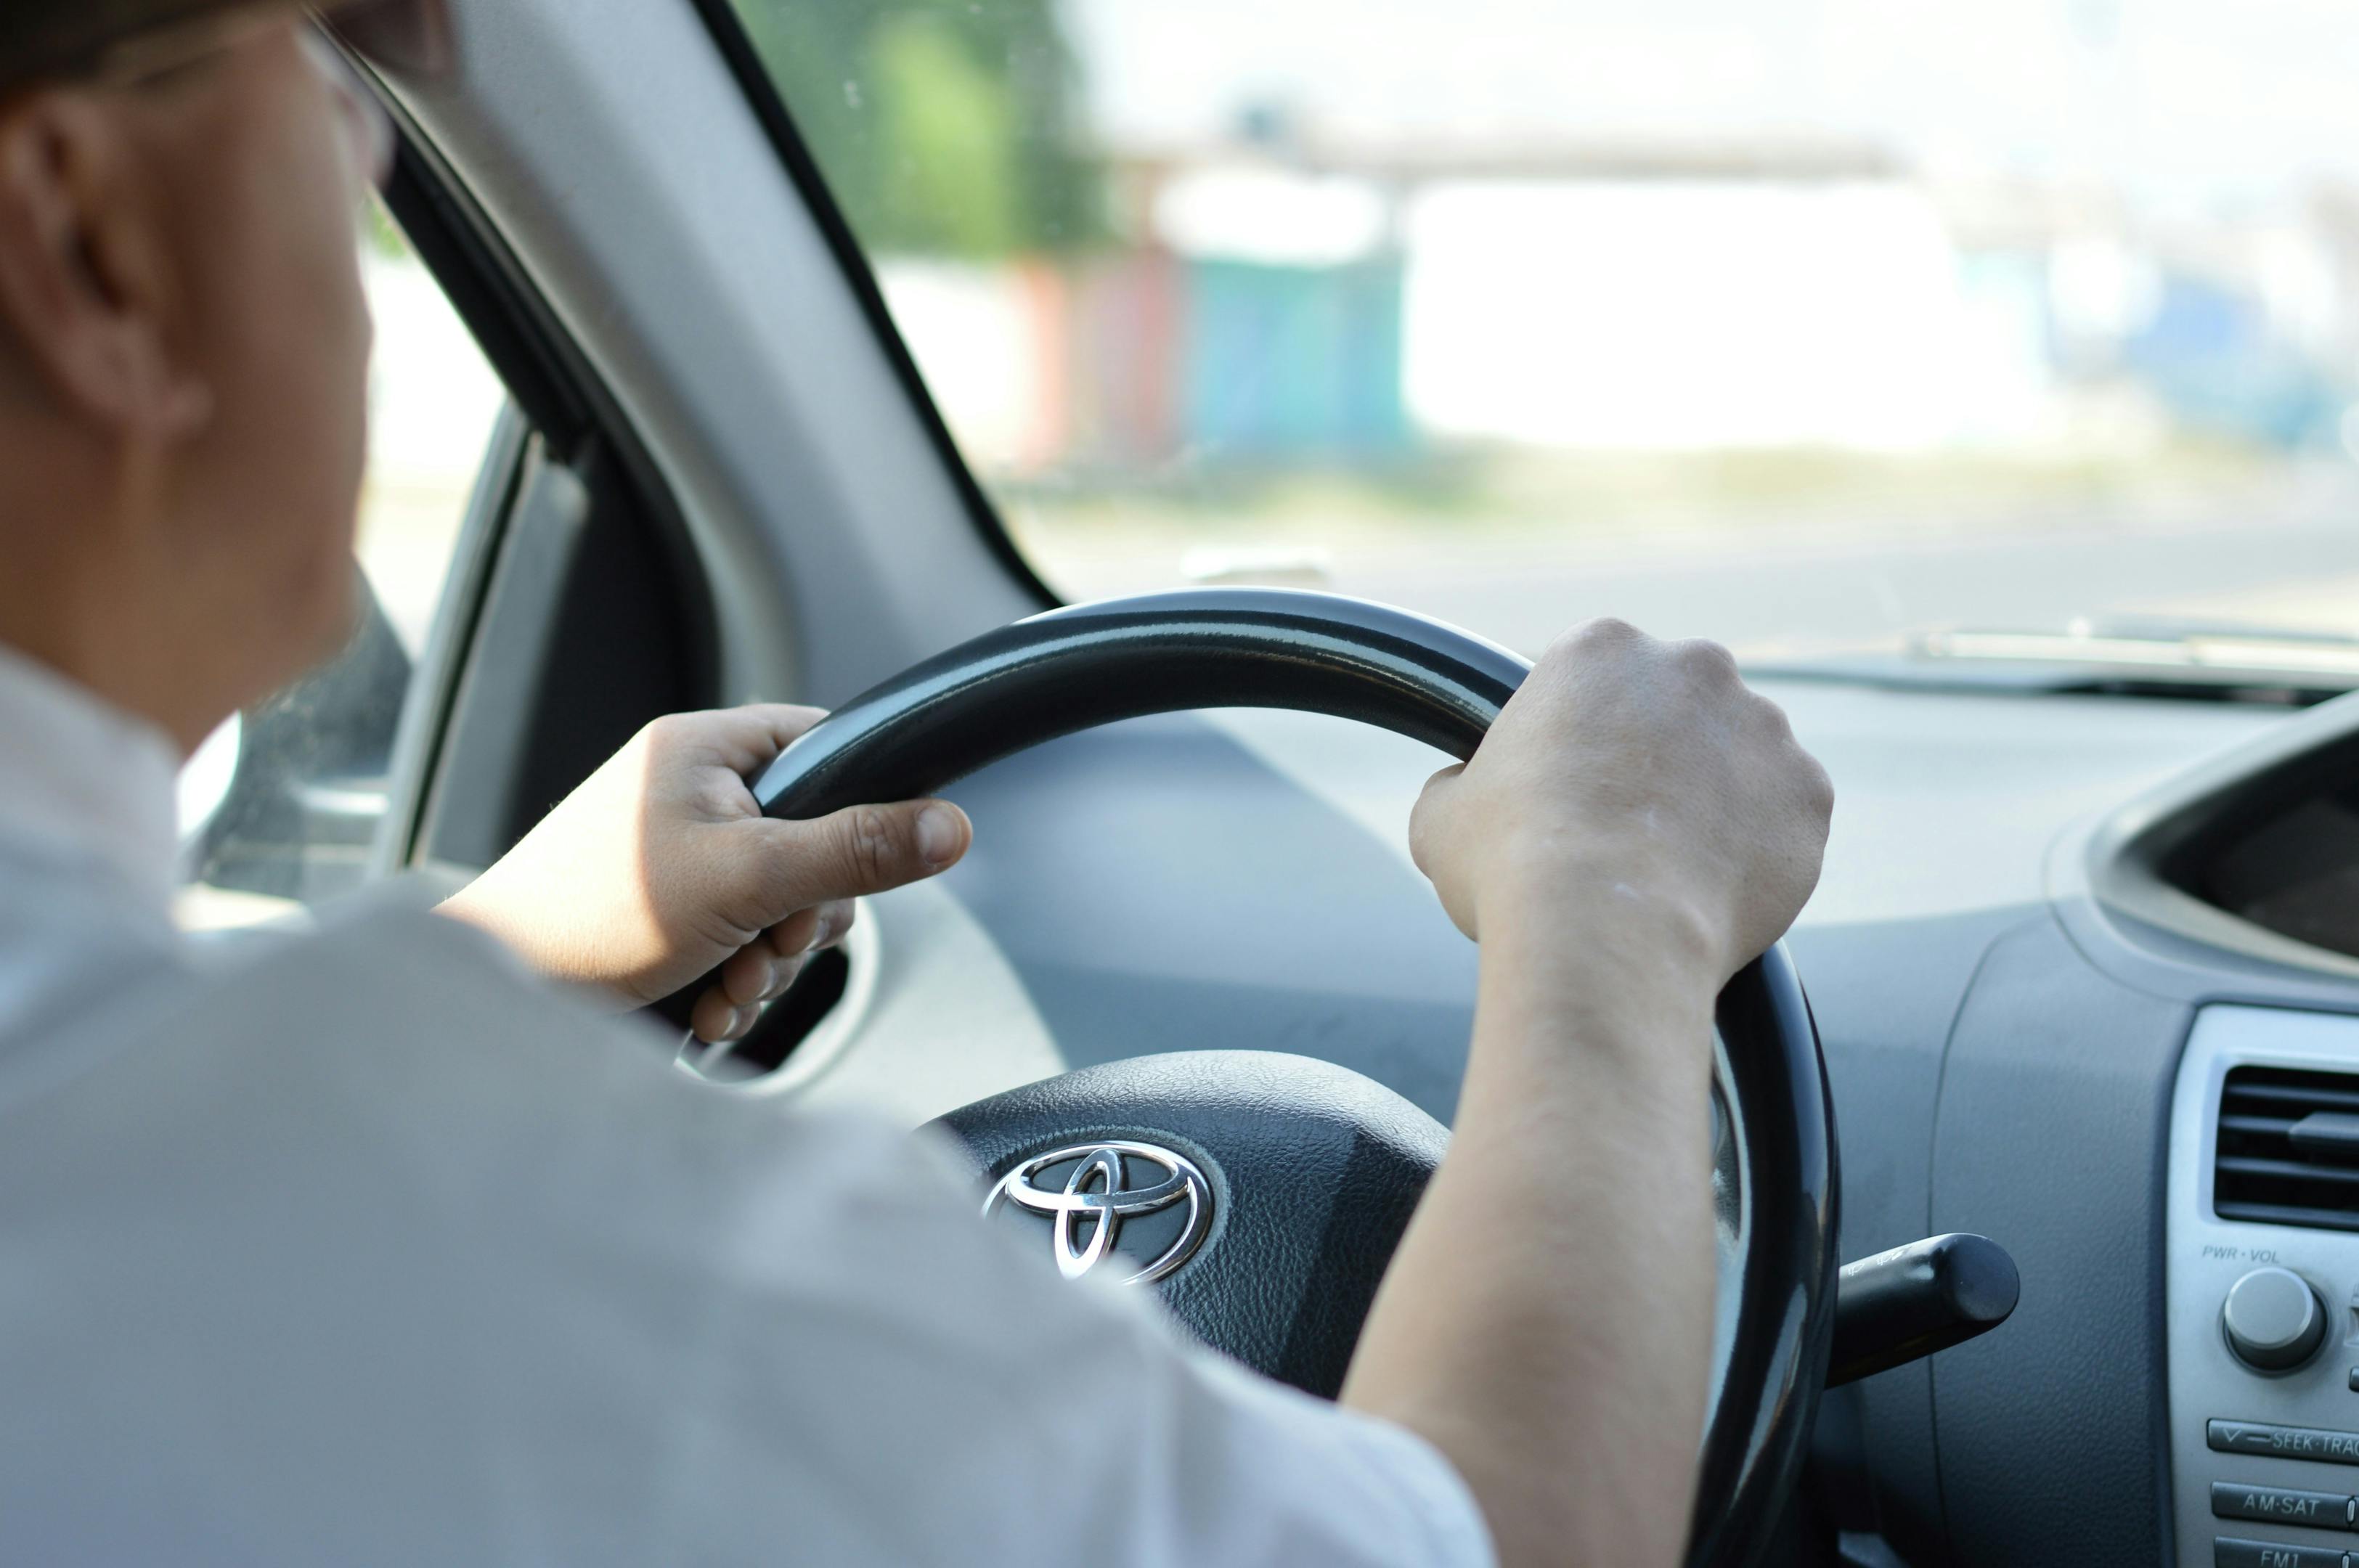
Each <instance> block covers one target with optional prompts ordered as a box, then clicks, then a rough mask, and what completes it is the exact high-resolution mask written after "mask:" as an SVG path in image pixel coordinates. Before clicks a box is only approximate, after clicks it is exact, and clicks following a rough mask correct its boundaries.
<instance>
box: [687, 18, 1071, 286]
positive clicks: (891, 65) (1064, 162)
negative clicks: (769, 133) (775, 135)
mask: <svg viewBox="0 0 2359 1568" xmlns="http://www.w3.org/2000/svg"><path fill="white" fill-rule="evenodd" d="M734 3H735V5H736V6H737V9H738V12H739V14H740V15H741V16H743V17H744V18H745V26H746V29H747V31H748V32H749V33H750V34H751V35H752V37H753V38H754V41H755V44H756V48H758V49H760V50H761V53H762V58H763V60H764V62H765V63H766V65H767V66H768V68H769V70H770V71H771V74H772V77H773V79H774V80H775V81H777V84H778V90H779V92H781V94H782V95H783V96H784V97H785V99H786V103H787V108H788V112H789V113H790V114H792V115H793V116H794V120H795V124H796V126H797V128H798V129H799V131H800V132H801V133H802V135H803V139H804V141H805V142H806V143H807V144H808V145H809V146H810V150H811V156H812V157H815V158H816V159H818V161H819V166H820V168H821V172H822V173H824V174H825V175H826V177H827V181H828V185H829V188H830V189H832V191H833V192H834V195H835V199H836V200H837V202H838V203H839V204H841V205H842V207H843V211H844V215H845V217H846V218H847V219H848V220H849V221H850V222H851V224H852V227H853V232H854V233H856V234H858V235H859V236H860V240H861V243H863V244H864V245H866V246H867V247H868V248H869V249H870V250H872V251H879V252H888V253H894V254H921V255H953V256H964V257H976V258H988V257H994V256H1003V255H1007V254H1015V253H1019V252H1027V251H1063V250H1071V249H1075V248H1078V247H1081V246H1084V245H1087V244H1089V243H1092V242H1093V241H1094V240H1095V239H1097V238H1098V237H1099V236H1100V234H1101V233H1102V232H1103V228H1104V214H1103V195H1102V191H1101V185H1100V174H1099V170H1098V168H1097V167H1096V164H1095V161H1094V160H1093V158H1092V157H1089V156H1088V155H1087V154H1086V153H1085V152H1083V151H1082V149H1081V148H1080V147H1079V146H1077V137H1076V135H1075V126H1074V123H1073V122H1074V112H1075V109H1076V106H1077V104H1078V101H1079V98H1080V93H1081V77H1080V70H1079V66H1078V64H1077V62H1076V60H1075V59H1074V55H1073V51H1072V49H1071V45H1070V44H1069V43H1068V42H1067V40H1066V38H1065V35H1064V31H1063V28H1062V26H1061V24H1060V19H1059V16H1058V14H1057V7H1056V4H1055V0H734Z"/></svg>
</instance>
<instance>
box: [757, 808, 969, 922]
mask: <svg viewBox="0 0 2359 1568" xmlns="http://www.w3.org/2000/svg"><path fill="white" fill-rule="evenodd" d="M761 827H762V828H763V829H764V830H765V831H766V833H768V834H769V836H770V839H771V849H770V853H769V854H768V855H766V856H765V857H764V859H765V860H766V861H767V863H768V864H769V865H771V866H772V867H774V868H775V869H776V870H775V874H776V875H777V879H778V881H777V884H776V885H775V887H774V889H773V894H774V898H773V903H774V905H775V907H776V908H777V909H778V910H779V911H780V918H784V917H785V915H786V914H791V913H792V912H794V911H796V910H800V909H809V908H810V907H811V906H812V905H813V904H819V903H832V902H833V901H835V900H837V899H847V898H859V897H863V896H864V895H865V894H868V893H877V892H889V891H890V890H892V889H894V888H897V887H904V886H907V885H908V883H910V882H917V881H925V880H926V879H927V878H928V877H930V876H934V875H937V874H938V873H940V872H942V871H948V870H950V868H951V867H952V866H954V865H956V864H958V862H959V859H960V857H962V856H963V855H964V854H965V853H966V851H967V846H968V845H970V844H972V843H973V842H974V825H973V823H971V822H969V821H968V820H967V816H966V813H965V812H963V811H961V810H960V809H959V808H958V807H957V806H952V805H951V803H950V802H948V801H946V800H910V801H903V802H901V803H900V804H899V805H897V806H849V807H846V808H845V809H844V810H842V811H839V812H837V813H836V814H835V815H834V816H821V817H814V818H812V819H811V820H810V821H808V822H780V821H777V820H776V819H774V818H768V817H766V818H764V819H763V820H762V823H761Z"/></svg>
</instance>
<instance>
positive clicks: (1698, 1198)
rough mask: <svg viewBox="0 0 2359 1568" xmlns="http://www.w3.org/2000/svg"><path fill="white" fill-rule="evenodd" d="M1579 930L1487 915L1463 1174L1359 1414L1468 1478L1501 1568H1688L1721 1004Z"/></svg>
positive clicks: (1636, 923) (1350, 1397) (1398, 1290)
mask: <svg viewBox="0 0 2359 1568" xmlns="http://www.w3.org/2000/svg"><path fill="white" fill-rule="evenodd" d="M1560 913H1561V912H1560V911H1555V910H1545V909H1543V908H1542V907H1541V906H1540V901H1538V900H1534V901H1531V902H1530V903H1524V904H1521V905H1519V906H1518V907H1517V908H1516V909H1514V910H1513V911H1511V912H1501V913H1500V914H1497V915H1496V916H1495V915H1494V913H1493V912H1491V911H1487V910H1486V912H1485V914H1484V958H1483V981H1482V991H1481V1000H1480V1003H1479V1007H1478V1010H1477V1014H1476V1023H1475V1033H1474V1042H1473V1051H1472V1054H1471V1056H1470V1059H1469V1062H1468V1067H1467V1075H1466V1080H1465V1087H1464V1088H1463V1090H1462V1095H1461V1098H1460V1102H1459V1114H1458V1119H1457V1129H1456V1132H1455V1134H1454V1136H1453V1139H1452V1142H1451V1152H1450V1156H1449V1158H1448V1159H1447V1160H1446V1161H1445V1162H1443V1165H1442V1169H1441V1170H1440V1173H1438V1174H1437V1175H1436V1177H1435V1179H1434V1182H1433V1184H1432V1186H1431V1188H1430V1190H1429V1192H1428V1194H1427V1195H1426V1198H1425V1201H1424V1203H1423V1204H1422V1206H1420V1207H1419V1212H1418V1216H1417V1218H1416V1220H1415V1222H1414V1223H1413V1224H1412V1225H1411V1227H1410V1228H1409V1231H1408V1236H1407V1237H1406V1238H1404V1239H1403V1241H1402V1244H1401V1248H1400V1250H1399V1252H1398V1254H1397V1257H1396V1259H1395V1260H1394V1264H1393V1267H1392V1269H1391V1271H1390V1272H1389V1273H1388V1274H1387V1276H1386V1281H1385V1285H1384V1288H1383V1291H1382V1292H1380V1294H1379V1295H1378V1298H1377V1301H1376V1304H1375V1309H1374V1311H1373V1312H1372V1314H1371V1315H1370V1317H1369V1320H1368V1325H1367V1328H1366V1331H1365V1333H1364V1335H1363V1336H1362V1339H1361V1344H1360V1348H1359V1352H1358V1354H1357V1356H1356V1357H1355V1359H1354V1361H1353V1367H1352V1372H1351V1377H1350V1379H1349V1381H1348V1383H1347V1385H1346V1387H1345V1389H1344V1391H1343V1399H1344V1402H1345V1403H1347V1404H1352V1405H1355V1406H1357V1407H1359V1408H1362V1409H1364V1410H1368V1411H1373V1412H1375V1413H1378V1414H1382V1415H1385V1416H1387V1417H1389V1418H1391V1419H1393V1420H1395V1421H1397V1422H1401V1423H1402V1424H1404V1425H1406V1426H1408V1427H1409V1428H1410V1429H1411V1430H1413V1431H1416V1432H1418V1433H1420V1434H1422V1435H1423V1436H1425V1437H1426V1438H1427V1439H1428V1440H1429V1441H1430V1442H1432V1443H1433V1444H1435V1445H1436V1446H1437V1447H1439V1448H1440V1449H1441V1450H1442V1452H1444V1453H1445V1454H1448V1455H1449V1456H1450V1458H1451V1461H1452V1462H1453V1463H1454V1464H1455V1465H1457V1467H1458V1469H1459V1471H1460V1473H1461V1474H1462V1476H1464V1477H1465V1479H1466V1482H1467V1484H1468V1486H1469V1487H1471V1488H1472V1489H1473V1492H1474V1494H1475V1496H1476V1498H1478V1500H1479V1501H1480V1502H1481V1504H1482V1506H1483V1509H1484V1514H1485V1516H1486V1518H1487V1519H1489V1521H1490V1524H1491V1528H1492V1531H1493V1534H1494V1536H1495V1538H1496V1541H1497V1543H1498V1548H1499V1554H1500V1560H1501V1562H1502V1563H1503V1564H1506V1568H1536V1565H1538V1564H1542V1563H1571V1564H1589V1563H1609V1562H1611V1563H1629V1564H1634V1565H1640V1568H1675V1565H1676V1564H1677V1563H1679V1562H1680V1554H1681V1552H1682V1549H1683V1546H1684V1542H1685V1539H1686V1533H1687V1526H1688V1520H1689V1516H1690V1507H1691V1502H1692V1498H1691V1494H1692V1491H1693V1486H1694V1469H1695V1457H1696V1449H1697V1444H1698V1442H1699V1440H1700V1437H1701V1430H1702V1418H1703V1407H1704V1398H1705V1368H1706V1363H1707V1360H1708V1357H1709V1355H1710V1349H1711V1337H1712V1300H1713V1273H1712V1269H1713V1261H1712V1242H1711V1234H1712V1232H1711V1224H1712V1219H1711V1216H1712V1197H1711V1150H1710V1111H1709V1101H1708V1096H1709V1092H1710V1065H1711V1063H1710V1054H1709V1044H1710V1033H1711V1027H1712V989H1713V988H1712V981H1711V979H1710V978H1709V975H1708V971H1707V969H1706V968H1705V967H1704V966H1703V965H1702V964H1701V963H1699V962H1697V961H1696V960H1694V959H1693V958H1691V957H1689V956H1688V954H1687V952H1686V951H1685V949H1684V948H1683V946H1682V945H1681V944H1680V942H1679V941H1677V940H1675V939H1669V938H1666V937H1665V936H1664V935H1663V934H1662V932H1661V931H1660V930H1659V929H1658V928H1657V927H1656V925H1654V924H1653V923H1650V922H1648V921H1647V920H1646V919H1644V918H1635V919H1629V920H1608V921H1603V922H1594V921H1593V922H1587V923H1583V922H1578V921H1576V922H1570V923H1568V922H1566V921H1564V920H1562V919H1560V918H1551V916H1554V915H1560ZM1584 925H1586V926H1588V927H1589V928H1586V929H1585V928H1584Z"/></svg>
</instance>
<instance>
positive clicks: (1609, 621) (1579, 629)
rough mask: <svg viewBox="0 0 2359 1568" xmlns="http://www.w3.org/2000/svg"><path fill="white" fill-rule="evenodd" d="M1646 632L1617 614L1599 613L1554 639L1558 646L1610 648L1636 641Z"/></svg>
mask: <svg viewBox="0 0 2359 1568" xmlns="http://www.w3.org/2000/svg"><path fill="white" fill-rule="evenodd" d="M1646 635H1647V634H1646V633H1644V632H1641V631H1639V630H1638V629H1637V628H1636V626H1633V625H1631V624H1630V622H1627V621H1625V620H1623V619H1622V618H1621V617H1620V616H1618V615H1600V616H1596V617H1594V618H1593V619H1591V620H1588V621H1584V622H1581V624H1579V625H1578V626H1575V627H1573V628H1572V630H1571V631H1569V632H1567V633H1565V634H1564V635H1563V636H1561V637H1560V638H1558V639H1557V641H1556V646H1558V647H1560V648H1569V649H1577V648H1610V647H1617V646H1620V645H1622V644H1624V643H1635V642H1638V641H1640V640H1642V639H1644V638H1645V636H1646Z"/></svg>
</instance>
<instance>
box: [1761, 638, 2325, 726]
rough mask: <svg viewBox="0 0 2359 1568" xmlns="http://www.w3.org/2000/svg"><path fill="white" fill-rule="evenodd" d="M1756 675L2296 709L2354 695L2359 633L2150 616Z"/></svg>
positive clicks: (1793, 665)
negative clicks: (2355, 635)
mask: <svg viewBox="0 0 2359 1568" xmlns="http://www.w3.org/2000/svg"><path fill="white" fill-rule="evenodd" d="M1747 667H1748V669H1750V670H1751V671H1752V672H1753V673H1755V674H1758V675H1764V676H1786V677H1791V678H1800V679H1812V680H1842V681H1853V682H1858V683H1861V684H1864V685H1871V686H1888V687H1909V688H1914V689H1926V688H1940V689H1949V690H1973V691H2023V692H2057V693H2086V694H2102V695H2107V696H2119V697H2174V698H2179V699H2181V700H2185V699H2190V698H2192V699H2199V700H2206V699H2208V700H2212V701H2223V702H2251V703H2266V704H2269V705H2272V706H2277V707H2289V708H2301V707H2308V706H2309V705H2310V704H2312V703H2317V702H2323V701H2325V700H2327V699H2328V698H2330V697H2341V696H2342V695H2343V694H2344V693H2345V692H2349V691H2354V690H2359V640H2354V639H2353V638H2349V637H2343V636H2338V635H2335V634H2332V633H2309V632H2287V631H2281V630H2278V629H2277V628H2274V627H2259V626H2246V625H2238V624H2234V623H2229V624H2222V623H2217V622H2172V621H2158V620H2136V621H2115V622H2074V623H2073V624H2071V626H2068V627H2066V628H2065V629H2063V630H2062V631H2058V632H2009V631H1999V630H1991V629H1984V628H1979V627H1966V628H1959V629H1954V630H1948V631H1939V632H1922V633H1916V634H1915V635H1913V636H1911V637H1909V638H1908V640H1907V642H1906V643H1904V644H1903V646H1902V647H1901V648H1900V649H1899V650H1897V651H1880V652H1863V653H1856V654H1833V655H1830V656H1828V657H1826V658H1822V659H1811V660H1807V661H1795V662H1790V663H1789V662H1768V663H1758V662H1756V663H1751V664H1749V665H1747Z"/></svg>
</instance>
